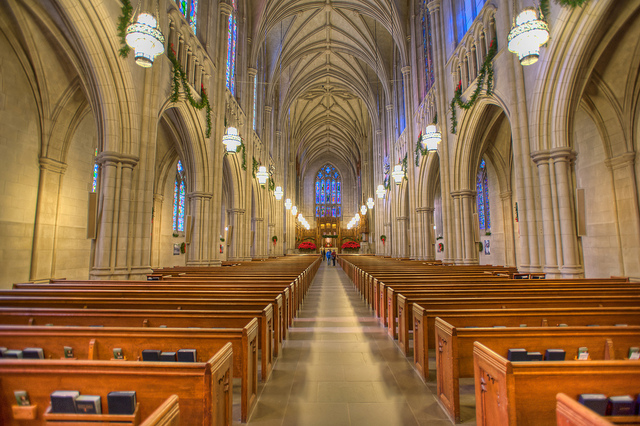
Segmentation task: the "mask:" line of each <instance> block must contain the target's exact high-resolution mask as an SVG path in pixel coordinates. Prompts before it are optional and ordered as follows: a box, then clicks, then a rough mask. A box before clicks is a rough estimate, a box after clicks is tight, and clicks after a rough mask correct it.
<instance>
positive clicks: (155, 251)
mask: <svg viewBox="0 0 640 426" xmlns="http://www.w3.org/2000/svg"><path fill="white" fill-rule="evenodd" d="M163 203H164V195H162V194H159V193H155V194H153V218H152V220H153V228H152V230H151V253H152V256H151V267H152V268H159V267H160V248H161V241H162V205H163Z"/></svg>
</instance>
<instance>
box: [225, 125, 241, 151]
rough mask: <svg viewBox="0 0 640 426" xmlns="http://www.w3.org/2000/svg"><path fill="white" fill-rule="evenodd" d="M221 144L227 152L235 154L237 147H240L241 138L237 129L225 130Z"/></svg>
mask: <svg viewBox="0 0 640 426" xmlns="http://www.w3.org/2000/svg"><path fill="white" fill-rule="evenodd" d="M222 143H223V144H224V146H226V147H227V152H237V150H238V147H239V146H240V145H242V138H241V137H240V136H238V129H236V128H235V127H229V128H227V132H226V133H225V135H224V136H223V137H222Z"/></svg>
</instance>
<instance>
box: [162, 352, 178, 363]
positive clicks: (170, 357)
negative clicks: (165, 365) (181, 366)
mask: <svg viewBox="0 0 640 426" xmlns="http://www.w3.org/2000/svg"><path fill="white" fill-rule="evenodd" d="M175 360H176V353H175V352H162V353H160V361H163V362H175Z"/></svg>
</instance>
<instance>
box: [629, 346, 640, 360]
mask: <svg viewBox="0 0 640 426" xmlns="http://www.w3.org/2000/svg"><path fill="white" fill-rule="evenodd" d="M628 358H629V359H640V348H638V347H636V346H633V347H631V348H629V357H628Z"/></svg>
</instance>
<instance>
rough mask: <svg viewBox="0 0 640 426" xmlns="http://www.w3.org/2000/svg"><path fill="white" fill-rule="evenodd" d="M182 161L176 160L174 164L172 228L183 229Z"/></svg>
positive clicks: (183, 186)
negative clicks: (176, 162) (175, 164)
mask: <svg viewBox="0 0 640 426" xmlns="http://www.w3.org/2000/svg"><path fill="white" fill-rule="evenodd" d="M184 175H185V173H184V169H183V168H182V163H181V162H180V160H178V165H177V166H176V181H175V185H174V188H173V230H174V231H184V214H185V196H186V188H185V179H184V177H185V176H184Z"/></svg>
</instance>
